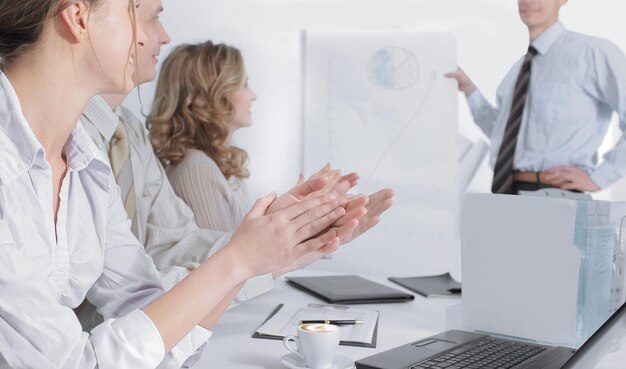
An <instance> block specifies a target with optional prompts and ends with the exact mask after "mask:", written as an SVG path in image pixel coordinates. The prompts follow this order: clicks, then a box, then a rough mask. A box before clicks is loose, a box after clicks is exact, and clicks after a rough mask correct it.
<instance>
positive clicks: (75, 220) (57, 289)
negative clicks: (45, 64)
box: [0, 72, 210, 369]
mask: <svg viewBox="0 0 626 369" xmlns="http://www.w3.org/2000/svg"><path fill="white" fill-rule="evenodd" d="M64 152H65V155H66V158H67V163H68V170H67V174H66V175H65V177H64V179H63V182H62V184H61V188H60V204H59V210H58V212H57V222H56V224H55V222H54V210H53V205H52V170H51V167H50V165H49V163H48V162H47V161H46V159H45V152H44V148H43V147H42V145H41V143H40V142H39V141H38V140H37V138H36V137H35V135H34V133H33V132H32V130H31V128H30V126H29V125H28V123H27V121H26V118H25V117H24V115H23V113H22V111H21V107H20V103H19V100H18V97H17V95H16V94H15V91H14V90H13V87H12V86H11V84H10V82H9V80H8V79H7V78H6V76H5V75H4V74H3V73H1V72H0V296H1V298H0V352H1V353H2V355H3V356H4V357H5V359H6V361H7V362H8V363H9V365H11V367H12V368H14V369H19V368H116V369H117V368H134V369H136V368H146V369H147V368H154V367H156V366H157V365H159V363H160V362H161V361H162V360H163V359H164V357H165V352H164V347H163V340H162V338H161V336H160V334H159V332H158V330H157V329H156V327H155V326H154V324H153V323H152V321H151V320H150V319H149V318H148V317H147V316H146V315H145V314H144V313H143V311H142V310H141V309H142V308H143V307H144V306H146V305H147V304H149V303H150V302H151V301H153V300H154V299H156V298H157V297H158V296H160V295H162V294H163V288H162V286H161V283H160V282H159V279H158V275H157V271H156V269H155V267H154V264H153V263H152V260H151V259H150V257H149V256H148V255H147V254H146V253H145V251H144V249H143V246H141V245H140V244H139V243H138V242H137V240H136V238H135V237H134V236H133V235H132V233H131V232H130V221H129V220H128V217H127V215H126V213H125V211H124V208H123V205H122V202H121V198H120V194H119V187H118V186H117V185H116V184H115V178H114V177H113V175H112V173H111V169H110V167H109V165H108V162H107V160H106V158H105V157H104V156H103V155H102V154H101V153H100V151H99V150H98V149H97V148H96V146H95V145H94V144H93V142H92V141H91V139H90V138H89V136H88V135H87V133H86V132H85V131H84V130H83V129H82V127H81V126H80V125H78V126H77V127H76V128H75V129H74V131H73V132H72V134H71V137H70V138H69V140H68V142H67V144H66V146H65V148H64ZM85 298H87V299H88V300H89V301H90V302H91V303H92V304H94V305H95V306H96V307H97V308H98V310H99V311H100V313H101V314H102V315H103V316H104V319H105V321H104V323H102V324H100V325H99V326H97V327H96V328H94V329H93V330H92V331H91V332H83V330H82V328H81V325H80V323H79V321H78V319H77V318H76V316H75V314H74V312H73V311H72V309H73V308H75V307H76V306H78V305H79V304H80V303H81V302H82V301H83V299H85ZM194 332H195V334H196V339H195V340H190V338H189V337H190V336H191V335H188V336H187V337H186V338H185V339H184V340H183V341H182V342H181V344H179V345H177V346H176V347H175V348H174V349H173V350H172V352H171V353H169V354H168V356H170V357H171V359H172V360H174V361H175V362H176V363H177V365H178V366H181V365H182V363H183V362H184V361H185V360H186V359H187V357H189V356H190V355H192V354H193V353H194V352H195V351H196V350H197V349H198V347H199V346H200V345H202V344H203V343H204V342H206V340H207V339H208V338H209V336H210V332H209V331H206V330H204V329H202V328H200V327H197V328H196V329H195V330H194ZM200 334H203V337H201V339H198V338H199V337H198V335H200Z"/></svg>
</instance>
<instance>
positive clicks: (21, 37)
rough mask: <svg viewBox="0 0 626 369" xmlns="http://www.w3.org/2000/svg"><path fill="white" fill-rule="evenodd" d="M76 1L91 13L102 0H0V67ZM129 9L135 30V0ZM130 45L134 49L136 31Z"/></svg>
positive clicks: (33, 41)
mask: <svg viewBox="0 0 626 369" xmlns="http://www.w3.org/2000/svg"><path fill="white" fill-rule="evenodd" d="M79 1H82V2H83V3H84V4H86V5H87V6H88V7H89V14H91V12H92V11H94V10H96V8H98V7H99V6H101V4H102V2H103V1H104V0H47V1H46V0H0V68H4V67H6V66H9V65H10V64H11V63H12V62H14V61H15V59H17V58H18V57H19V56H20V55H21V54H22V53H23V52H24V51H25V50H26V49H28V48H29V47H30V46H32V45H33V44H34V43H36V42H37V41H38V40H39V39H40V37H41V33H42V31H43V28H44V25H45V23H46V21H47V20H48V19H50V18H51V17H53V16H55V15H57V14H58V13H59V12H61V11H63V10H64V9H66V8H67V7H69V6H71V5H72V4H75V3H77V2H79ZM129 10H130V16H131V22H132V24H133V30H135V29H136V28H135V27H136V23H137V16H136V13H135V0H129ZM133 45H134V48H135V52H136V47H137V42H136V32H133ZM129 53H130V50H129Z"/></svg>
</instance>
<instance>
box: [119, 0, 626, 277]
mask: <svg viewBox="0 0 626 369" xmlns="http://www.w3.org/2000/svg"><path fill="white" fill-rule="evenodd" d="M163 4H164V7H165V11H164V13H163V15H162V21H163V23H164V25H165V27H166V29H167V30H168V32H169V33H170V35H171V37H172V43H171V44H170V45H168V46H166V47H164V48H163V52H162V54H161V58H164V57H165V55H166V54H167V53H168V52H169V50H171V48H172V46H174V45H176V44H179V43H182V42H199V41H204V40H207V39H211V40H213V41H217V42H226V43H229V44H232V45H234V46H236V47H238V48H240V49H241V50H242V51H243V54H244V58H245V61H246V69H247V71H248V74H249V76H250V84H251V87H252V88H253V89H254V90H255V91H256V92H257V94H258V96H259V98H258V100H257V101H256V102H255V103H254V106H253V118H254V126H253V127H251V128H249V129H244V130H241V131H240V132H239V133H238V134H237V135H236V136H235V141H236V142H237V144H238V145H239V146H241V147H243V148H245V149H246V150H247V151H248V153H249V154H250V158H251V162H250V170H251V173H252V177H251V178H250V180H249V188H250V191H251V195H252V196H253V197H256V196H259V195H263V194H265V193H267V192H269V191H272V190H277V191H279V192H282V191H284V190H285V189H287V188H289V187H291V185H293V184H294V183H295V181H296V179H297V177H298V173H299V172H300V171H301V168H302V161H303V159H302V150H301V146H302V140H303V139H302V131H303V130H302V128H303V127H302V120H301V110H300V108H301V84H300V31H301V30H302V29H303V28H308V27H334V28H351V29H353V28H398V27H401V28H411V29H418V30H425V31H447V32H451V33H452V34H454V36H455V37H456V39H457V45H458V59H459V65H461V66H462V67H463V68H464V69H465V70H466V72H467V73H468V74H469V75H470V77H471V78H472V79H473V80H474V82H475V83H476V84H477V85H478V86H479V87H480V88H481V90H482V91H483V92H484V94H485V96H486V97H487V98H489V99H491V100H493V99H494V98H495V90H496V87H497V85H498V84H499V82H500V81H501V79H502V78H503V76H504V75H505V74H506V72H507V71H508V70H509V68H510V66H511V65H512V64H513V63H514V62H515V61H516V60H517V59H518V58H519V57H520V56H521V55H523V54H524V53H525V50H526V48H527V45H528V34H527V31H526V28H525V27H524V25H523V24H522V23H521V21H520V20H519V17H518V14H517V1H515V0H219V1H218V0H184V1H180V0H177V1H174V0H163ZM624 16H626V2H625V1H621V0H571V1H570V2H569V3H568V4H566V5H565V6H564V7H563V9H562V11H561V19H562V21H563V23H564V24H565V26H566V27H567V28H569V29H571V30H575V31H579V32H583V33H588V34H593V35H596V36H601V37H605V38H608V39H610V40H612V41H614V42H615V43H617V44H618V45H619V46H620V47H621V48H622V50H626V24H624V22H623V19H624ZM153 89H154V84H146V85H143V86H142V88H141V92H140V93H141V100H142V101H143V111H144V112H148V111H149V108H150V102H151V100H152V94H153ZM126 105H127V106H129V107H130V108H131V109H133V110H135V111H136V112H139V110H140V109H141V107H140V105H139V102H138V96H137V94H132V95H131V96H130V97H129V99H128V100H127V102H126ZM458 107H459V130H460V132H461V133H463V134H464V135H466V136H468V137H470V138H471V139H476V138H479V137H481V136H482V132H481V131H480V130H479V129H478V128H477V127H476V126H475V125H474V124H473V122H472V120H471V116H470V114H469V111H468V109H467V105H466V103H465V99H464V98H463V97H462V96H461V95H459V100H458ZM614 131H615V132H612V137H610V138H609V140H611V139H613V140H614V139H615V138H616V137H617V134H619V132H617V131H616V130H614ZM342 169H344V170H345V171H349V170H350V169H351V168H342ZM307 174H310V173H307ZM490 182H491V172H490V170H489V168H488V167H487V166H486V165H485V164H483V166H482V167H481V169H480V171H479V174H478V176H477V177H476V178H475V180H474V181H473V183H472V184H471V186H470V190H471V191H475V192H488V191H489V187H490ZM595 197H596V198H611V199H615V200H623V199H626V181H622V182H621V183H619V184H618V185H616V186H614V187H613V188H612V189H611V190H610V191H603V192H602V193H600V194H599V195H596V196H595ZM426 257H427V256H426ZM441 267H442V268H444V269H445V268H446V266H443V265H442V266H441Z"/></svg>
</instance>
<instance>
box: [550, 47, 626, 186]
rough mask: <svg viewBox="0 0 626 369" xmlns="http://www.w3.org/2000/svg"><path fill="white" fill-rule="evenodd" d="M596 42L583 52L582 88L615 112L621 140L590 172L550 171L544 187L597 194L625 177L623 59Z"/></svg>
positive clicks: (568, 168) (563, 168)
mask: <svg viewBox="0 0 626 369" xmlns="http://www.w3.org/2000/svg"><path fill="white" fill-rule="evenodd" d="M598 41H599V42H598V44H597V45H594V46H592V47H589V48H588V49H586V50H584V51H583V54H582V56H583V59H584V60H585V62H586V64H587V67H588V69H587V71H586V73H585V81H584V83H583V84H582V85H583V88H584V89H585V92H586V93H587V94H589V95H590V96H592V97H593V98H594V99H595V100H597V101H598V102H599V103H600V104H605V105H607V106H609V107H610V108H611V109H612V110H613V111H615V112H617V115H618V117H619V124H620V129H621V131H622V137H620V139H619V141H618V142H617V144H616V145H615V147H614V148H613V149H612V150H610V151H609V152H607V153H606V155H605V156H604V159H605V160H604V162H603V163H602V164H601V165H600V166H598V167H597V168H596V169H595V170H593V171H591V172H587V171H585V170H583V169H580V168H577V167H571V166H558V167H554V168H550V169H549V170H548V171H547V172H548V173H547V174H546V175H545V183H548V184H551V185H553V186H555V187H559V188H562V189H566V190H577V191H598V190H600V189H601V188H606V187H608V186H610V185H611V184H613V183H614V182H616V181H617V180H619V179H620V178H621V177H622V176H623V175H624V174H626V136H625V135H624V134H625V133H626V57H624V54H623V53H622V52H621V50H620V49H619V48H618V47H617V46H616V45H614V44H613V43H611V42H609V41H606V40H598ZM590 124H591V123H590Z"/></svg>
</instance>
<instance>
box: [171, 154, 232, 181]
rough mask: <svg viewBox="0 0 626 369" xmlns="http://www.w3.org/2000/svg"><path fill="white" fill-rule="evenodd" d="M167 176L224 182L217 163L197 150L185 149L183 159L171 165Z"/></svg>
mask: <svg viewBox="0 0 626 369" xmlns="http://www.w3.org/2000/svg"><path fill="white" fill-rule="evenodd" d="M168 174H169V175H170V176H172V177H174V178H176V177H182V176H186V177H189V176H194V177H203V178H205V179H211V178H212V179H213V180H219V179H220V178H221V179H223V180H224V181H225V180H226V178H224V175H223V174H222V171H221V170H220V168H219V166H217V163H216V162H215V161H214V160H213V159H211V158H210V157H209V156H208V155H207V154H205V153H204V152H203V151H200V150H197V149H187V152H186V153H185V158H184V159H183V160H182V161H181V162H180V163H178V164H176V165H171V166H170V167H169V168H168Z"/></svg>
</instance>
